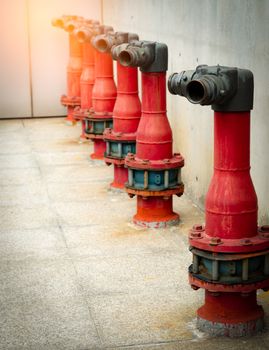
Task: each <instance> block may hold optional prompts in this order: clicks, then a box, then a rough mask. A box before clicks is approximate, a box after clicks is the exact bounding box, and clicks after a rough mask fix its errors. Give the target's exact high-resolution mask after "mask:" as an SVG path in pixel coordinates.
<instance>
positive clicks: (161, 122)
mask: <svg viewBox="0 0 269 350" xmlns="http://www.w3.org/2000/svg"><path fill="white" fill-rule="evenodd" d="M142 95H143V99H142V115H141V120H140V123H139V126H138V130H137V138H136V157H137V158H139V159H149V160H158V159H169V158H172V156H173V153H172V143H173V140H172V130H171V127H170V124H169V122H168V119H167V115H166V73H165V72H161V73H143V72H142Z"/></svg>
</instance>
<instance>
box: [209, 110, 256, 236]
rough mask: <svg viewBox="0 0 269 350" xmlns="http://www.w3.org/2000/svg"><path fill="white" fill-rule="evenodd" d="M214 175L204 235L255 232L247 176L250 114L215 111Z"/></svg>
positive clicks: (253, 205) (253, 196)
mask: <svg viewBox="0 0 269 350" xmlns="http://www.w3.org/2000/svg"><path fill="white" fill-rule="evenodd" d="M214 131H215V133H214V135H215V136H214V175H213V178H212V180H211V184H210V186H209V190H208V193H207V196H206V204H205V206H206V227H205V230H206V234H208V235H209V236H213V237H214V236H217V237H219V238H229V239H242V238H244V237H247V238H249V237H252V236H256V235H257V210H258V206H257V196H256V193H255V189H254V186H253V183H252V180H251V177H250V160H249V158H250V113H249V112H239V113H228V112H225V113H224V112H215V126H214Z"/></svg>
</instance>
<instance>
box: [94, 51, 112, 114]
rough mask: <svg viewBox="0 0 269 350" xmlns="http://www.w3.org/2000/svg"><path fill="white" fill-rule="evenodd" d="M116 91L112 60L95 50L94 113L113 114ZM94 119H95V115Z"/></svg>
mask: <svg viewBox="0 0 269 350" xmlns="http://www.w3.org/2000/svg"><path fill="white" fill-rule="evenodd" d="M116 97H117V89H116V85H115V83H114V79H113V60H112V57H111V54H110V53H101V52H99V51H97V50H95V83H94V87H93V90H92V105H93V110H94V112H95V113H98V114H105V113H106V112H110V113H112V112H113V108H114V105H115V101H116ZM95 117H97V116H96V115H95Z"/></svg>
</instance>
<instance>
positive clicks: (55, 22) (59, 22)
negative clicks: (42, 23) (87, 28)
mask: <svg viewBox="0 0 269 350" xmlns="http://www.w3.org/2000/svg"><path fill="white" fill-rule="evenodd" d="M76 20H83V17H78V16H67V15H64V16H61V17H56V18H53V19H52V21H51V24H52V26H53V27H58V28H62V29H64V26H65V24H66V23H67V22H69V21H76Z"/></svg>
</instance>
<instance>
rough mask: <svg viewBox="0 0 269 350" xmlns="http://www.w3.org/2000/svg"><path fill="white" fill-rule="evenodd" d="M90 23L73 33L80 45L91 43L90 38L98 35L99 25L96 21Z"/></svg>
mask: <svg viewBox="0 0 269 350" xmlns="http://www.w3.org/2000/svg"><path fill="white" fill-rule="evenodd" d="M91 22H92V23H87V24H84V25H82V26H80V27H79V28H77V29H76V30H75V31H74V35H75V36H76V38H77V40H78V41H79V42H80V43H84V42H91V40H92V37H94V36H96V35H98V34H100V25H99V24H98V21H91Z"/></svg>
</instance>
